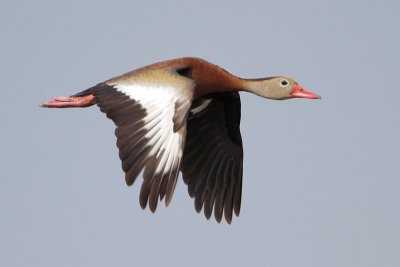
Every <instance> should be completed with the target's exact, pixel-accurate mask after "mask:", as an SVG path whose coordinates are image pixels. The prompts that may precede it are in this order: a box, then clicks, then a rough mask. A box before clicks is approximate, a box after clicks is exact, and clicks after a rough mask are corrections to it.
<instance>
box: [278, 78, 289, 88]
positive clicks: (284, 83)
mask: <svg viewBox="0 0 400 267" xmlns="http://www.w3.org/2000/svg"><path fill="white" fill-rule="evenodd" d="M279 85H280V86H282V87H286V86H288V85H289V82H288V80H285V79H283V80H280V81H279Z"/></svg>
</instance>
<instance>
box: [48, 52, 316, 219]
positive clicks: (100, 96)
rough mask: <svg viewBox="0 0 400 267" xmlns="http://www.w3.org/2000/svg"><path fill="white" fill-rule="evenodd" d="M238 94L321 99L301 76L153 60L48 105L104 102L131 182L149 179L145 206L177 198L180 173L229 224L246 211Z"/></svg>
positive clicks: (207, 209) (198, 205) (192, 192)
mask: <svg viewBox="0 0 400 267" xmlns="http://www.w3.org/2000/svg"><path fill="white" fill-rule="evenodd" d="M239 92H249V93H252V94H255V95H257V96H260V97H263V98H266V99H272V100H286V99H293V98H306V99H320V98H321V97H320V96H319V95H317V94H314V93H312V92H310V91H307V90H306V89H304V88H303V87H301V86H300V85H299V84H298V83H297V82H296V81H295V80H294V79H292V78H290V77H285V76H272V77H267V78H259V79H245V78H240V77H238V76H235V75H233V74H231V73H229V72H228V71H226V70H225V69H223V68H221V67H219V66H217V65H215V64H213V63H210V62H208V61H206V60H204V59H201V58H195V57H183V58H177V59H171V60H166V61H161V62H158V63H154V64H151V65H148V66H145V67H141V68H138V69H135V70H133V71H130V72H128V73H125V74H123V75H120V76H116V77H114V78H111V79H109V80H106V81H105V82H101V83H98V84H97V85H95V86H93V87H90V88H89V89H86V90H84V91H81V92H79V93H76V94H74V95H71V96H67V97H64V96H60V97H54V98H51V99H50V100H49V101H48V102H46V103H43V104H42V105H41V106H42V107H44V108H86V107H90V106H92V105H97V106H98V107H99V108H100V111H101V112H103V113H105V114H106V116H107V117H108V118H109V119H111V120H112V121H113V122H114V123H115V125H116V129H115V136H116V145H117V147H118V149H119V158H120V159H121V163H122V169H123V171H124V173H125V181H126V184H127V185H128V186H131V185H133V184H134V182H135V181H136V179H137V177H139V176H142V177H143V182H142V185H141V189H140V195H139V203H140V206H141V207H142V208H143V209H145V208H146V206H148V207H149V208H150V210H151V211H152V212H153V213H154V212H155V211H156V209H157V204H158V202H161V201H163V200H165V205H166V206H168V205H169V204H170V202H171V200H172V197H173V194H174V191H175V187H176V183H177V180H178V177H179V174H180V173H181V174H182V178H183V181H184V183H185V184H186V185H187V187H188V193H189V196H190V197H191V198H194V207H195V210H196V211H197V212H198V213H200V212H201V211H202V210H203V211H204V215H205V217H206V218H207V219H210V217H211V216H212V214H213V213H214V217H215V220H216V221H217V222H218V223H220V222H221V220H222V218H223V217H224V218H225V221H226V222H227V223H228V224H230V223H231V222H232V217H233V214H235V215H236V216H237V217H238V216H239V214H240V209H241V198H242V178H243V144H242V138H241V133H240V117H241V102H240V95H239Z"/></svg>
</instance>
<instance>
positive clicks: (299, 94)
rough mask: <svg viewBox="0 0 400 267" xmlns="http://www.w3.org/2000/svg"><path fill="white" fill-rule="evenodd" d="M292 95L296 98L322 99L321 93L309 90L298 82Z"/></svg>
mask: <svg viewBox="0 0 400 267" xmlns="http://www.w3.org/2000/svg"><path fill="white" fill-rule="evenodd" d="M290 96H291V97H296V98H310V99H321V97H320V96H319V95H316V94H314V93H311V92H309V91H307V90H306V89H304V88H303V87H301V86H300V85H299V84H297V83H295V84H294V89H293V92H292V93H291V94H290Z"/></svg>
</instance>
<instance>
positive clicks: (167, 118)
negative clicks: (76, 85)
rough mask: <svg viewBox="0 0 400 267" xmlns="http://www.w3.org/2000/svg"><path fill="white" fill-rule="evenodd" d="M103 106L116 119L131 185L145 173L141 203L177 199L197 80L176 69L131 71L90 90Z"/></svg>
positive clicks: (124, 163) (116, 132) (122, 154)
mask: <svg viewBox="0 0 400 267" xmlns="http://www.w3.org/2000/svg"><path fill="white" fill-rule="evenodd" d="M90 90H91V92H92V93H93V95H94V96H95V101H96V103H97V105H98V106H99V107H100V110H101V111H102V112H104V113H106V114H107V117H108V118H110V119H111V120H113V121H114V123H115V124H116V126H117V128H116V130H115V135H116V137H117V146H118V148H119V157H120V159H121V161H122V169H123V170H124V172H125V179H126V183H127V184H128V185H132V184H133V183H134V182H135V180H136V177H137V176H138V175H139V174H140V172H141V171H142V170H144V172H143V179H144V181H143V184H142V187H141V191H140V205H141V206H142V208H145V207H146V206H147V203H149V207H150V210H151V211H153V212H154V211H155V210H156V208H157V203H158V198H160V200H162V199H163V198H164V196H165V203H166V205H168V204H169V202H170V201H171V198H172V195H173V192H174V189H175V185H176V181H177V177H178V174H179V167H180V163H181V158H182V153H183V147H184V142H185V135H186V119H187V114H188V111H189V108H190V105H191V102H192V96H193V90H194V82H193V81H192V80H191V79H188V78H185V77H183V76H180V75H179V74H178V73H177V72H176V70H175V69H161V70H154V71H147V72H144V73H139V74H128V75H124V76H120V77H117V78H114V79H112V80H109V81H107V82H105V83H102V84H99V85H97V86H95V87H93V88H91V89H90Z"/></svg>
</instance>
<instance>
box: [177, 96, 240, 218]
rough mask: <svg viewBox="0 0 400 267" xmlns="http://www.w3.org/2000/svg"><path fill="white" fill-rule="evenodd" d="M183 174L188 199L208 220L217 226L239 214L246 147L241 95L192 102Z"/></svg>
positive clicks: (211, 97)
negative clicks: (202, 210)
mask: <svg viewBox="0 0 400 267" xmlns="http://www.w3.org/2000/svg"><path fill="white" fill-rule="evenodd" d="M181 171H182V173H183V179H184V181H185V183H186V184H187V185H188V190H189V195H190V196H191V197H192V198H193V197H194V199H195V201H194V203H195V208H196V211H197V212H200V211H201V209H202V208H203V206H204V214H205V216H206V218H207V219H209V218H210V217H211V214H212V211H213V209H214V216H215V218H216V220H217V221H218V222H220V221H221V218H222V214H223V213H224V215H225V219H226V221H227V222H228V223H231V221H232V211H233V210H234V211H235V214H236V216H239V213H240V203H241V194H242V173H243V147H242V138H241V135H240V96H239V93H237V92H235V93H219V94H213V95H209V96H208V97H207V98H201V99H199V100H196V101H194V102H193V104H192V107H191V110H190V113H189V117H188V121H187V137H186V144H185V149H184V153H183V158H182V165H181Z"/></svg>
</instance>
